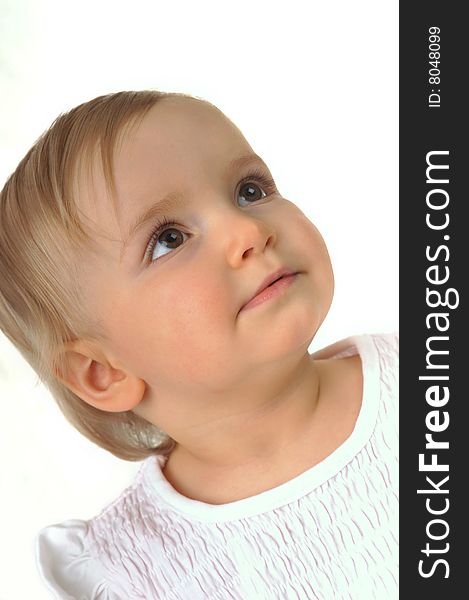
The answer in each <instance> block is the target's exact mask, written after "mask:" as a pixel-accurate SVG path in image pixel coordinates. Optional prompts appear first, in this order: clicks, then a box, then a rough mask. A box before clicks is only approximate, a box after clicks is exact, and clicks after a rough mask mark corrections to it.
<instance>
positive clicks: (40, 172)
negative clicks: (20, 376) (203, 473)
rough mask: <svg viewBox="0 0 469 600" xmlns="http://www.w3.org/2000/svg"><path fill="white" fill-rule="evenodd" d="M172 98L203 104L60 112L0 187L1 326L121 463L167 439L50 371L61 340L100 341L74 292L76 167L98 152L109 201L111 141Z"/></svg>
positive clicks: (132, 103) (166, 445)
mask: <svg viewBox="0 0 469 600" xmlns="http://www.w3.org/2000/svg"><path fill="white" fill-rule="evenodd" d="M174 96H182V97H185V98H189V99H192V100H199V101H200V100H202V99H200V98H196V97H194V96H189V95H187V94H181V93H175V92H159V91H154V90H142V91H123V92H117V93H113V94H108V95H105V96H100V97H98V98H94V99H93V100H90V101H89V102H85V103H83V104H80V105H79V106H77V107H75V108H73V109H72V110H70V111H68V112H66V113H62V114H61V115H59V116H58V117H57V119H56V120H55V121H54V122H53V123H52V125H51V126H50V127H49V129H48V130H47V131H45V132H44V133H43V134H42V135H41V136H40V137H39V138H38V139H37V141H36V142H35V143H34V145H33V146H32V148H31V149H30V150H29V151H28V152H27V154H26V155H25V156H24V158H23V159H22V160H21V161H20V163H19V164H18V166H17V168H16V170H15V171H14V172H13V173H12V174H11V175H10V177H9V178H8V179H7V181H6V183H5V185H4V187H3V189H2V191H1V192H0V330H2V331H3V333H4V334H5V335H6V336H7V338H8V339H9V340H10V342H12V344H13V345H14V346H15V347H16V348H17V349H18V350H19V352H20V353H21V354H22V356H23V357H24V358H25V359H26V361H27V362H28V363H29V364H30V365H31V367H32V368H33V369H34V371H35V372H36V373H37V375H38V377H39V379H40V380H41V381H42V383H43V384H44V385H45V386H46V387H47V388H48V389H49V391H50V392H51V394H52V396H53V397H54V399H55V401H56V402H57V404H58V406H59V408H60V409H61V411H62V412H63V414H64V415H65V417H66V418H67V420H68V421H69V422H70V423H71V424H72V425H73V426H74V427H75V428H76V429H78V431H80V432H81V433H82V434H83V435H85V436H86V437H87V438H89V439H90V440H91V441H93V442H94V443H96V444H97V445H98V446H100V447H102V448H104V449H106V450H108V451H109V452H111V453H112V454H114V455H115V456H118V457H119V458H123V459H125V460H142V459H143V458H145V457H147V456H149V455H151V454H169V453H170V452H171V451H172V449H173V448H174V446H175V442H174V440H172V439H171V438H170V437H169V436H168V435H166V434H165V433H164V432H162V431H161V430H160V429H158V428H157V427H155V426H154V425H152V424H150V423H148V422H147V421H145V420H144V419H142V418H141V417H139V416H137V415H135V414H134V413H133V412H131V411H125V412H120V413H113V412H104V411H101V410H99V409H97V408H95V407H93V406H91V405H89V404H88V403H86V402H84V401H83V400H82V399H81V398H80V397H79V396H77V395H76V394H74V393H73V392H72V391H71V390H70V389H68V388H67V386H65V385H64V384H63V383H62V382H61V381H60V379H59V378H58V377H57V375H58V374H60V373H64V372H65V369H66V356H65V354H64V353H63V352H61V351H60V350H61V349H62V348H63V347H64V344H66V343H67V342H70V341H72V340H75V339H87V340H97V341H98V342H99V341H102V340H105V339H106V334H105V332H104V330H103V328H102V327H101V325H100V323H99V322H96V320H93V318H92V315H90V314H88V313H87V312H86V303H85V302H84V300H83V298H82V294H81V292H80V285H79V282H80V267H79V265H80V264H81V261H80V260H78V257H79V254H80V251H81V250H83V249H84V248H88V249H89V248H90V247H91V246H92V245H93V240H92V236H91V235H90V233H89V231H88V230H87V227H86V225H84V223H83V222H82V221H81V220H80V218H79V212H80V211H79V209H78V206H77V182H78V181H80V176H81V174H82V173H83V172H84V169H88V172H90V171H89V170H90V168H91V166H92V157H93V155H94V152H95V151H96V150H98V152H99V151H100V157H101V165H102V168H103V173H104V175H105V180H106V182H107V186H108V191H110V192H111V194H110V197H111V198H114V192H115V183H114V174H113V167H112V166H113V156H114V152H115V151H116V146H117V142H118V140H119V139H121V138H122V137H123V134H124V132H125V131H127V128H129V127H131V126H133V125H136V124H137V123H139V122H140V121H141V120H142V119H143V118H144V116H145V115H146V113H147V112H148V111H149V110H150V108H152V106H153V105H154V104H155V103H156V102H158V101H159V100H161V99H162V98H167V97H174ZM205 102H206V101H205ZM208 104H210V103H208ZM212 106H213V105H212ZM113 205H114V203H113ZM114 210H116V209H115V205H114Z"/></svg>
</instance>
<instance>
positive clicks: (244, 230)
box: [226, 213, 277, 268]
mask: <svg viewBox="0 0 469 600" xmlns="http://www.w3.org/2000/svg"><path fill="white" fill-rule="evenodd" d="M231 218H232V221H231V223H230V229H229V231H230V233H229V235H228V236H227V244H226V255H227V260H228V262H229V264H230V265H231V266H232V267H233V268H237V267H238V266H240V265H241V264H242V263H243V261H244V260H245V259H246V258H248V257H249V256H250V255H251V254H262V252H264V251H265V248H266V247H268V246H273V245H274V244H275V242H276V240H277V234H276V231H275V229H274V228H273V227H272V226H271V225H269V224H267V223H265V221H263V220H262V219H258V218H256V217H253V216H252V215H249V214H246V213H237V215H236V216H232V217H231Z"/></svg>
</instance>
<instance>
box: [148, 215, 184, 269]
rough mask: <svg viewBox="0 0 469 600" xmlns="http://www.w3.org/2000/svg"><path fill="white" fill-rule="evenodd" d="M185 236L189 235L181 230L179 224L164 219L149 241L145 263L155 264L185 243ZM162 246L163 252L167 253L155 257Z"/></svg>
mask: <svg viewBox="0 0 469 600" xmlns="http://www.w3.org/2000/svg"><path fill="white" fill-rule="evenodd" d="M173 226H174V227H173ZM184 236H187V234H186V233H184V232H183V231H181V229H179V225H178V224H177V223H174V222H173V221H168V219H166V217H164V218H163V219H162V220H161V221H159V222H158V223H157V224H156V226H155V229H154V230H153V232H152V234H151V236H150V239H149V240H148V244H147V250H146V252H145V261H146V262H154V261H156V260H158V259H159V258H161V257H162V256H164V255H165V254H167V253H168V252H170V251H171V250H175V249H176V248H178V247H179V246H180V245H181V244H183V243H184V241H185V237H184ZM160 245H161V248H162V249H163V251H164V250H166V252H163V253H161V252H160V253H159V254H157V255H156V256H155V255H154V251H155V250H157V249H158V247H159V246H160Z"/></svg>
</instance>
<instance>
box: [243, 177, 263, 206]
mask: <svg viewBox="0 0 469 600" xmlns="http://www.w3.org/2000/svg"><path fill="white" fill-rule="evenodd" d="M266 195H267V194H266V193H265V192H264V190H263V189H262V188H261V187H260V186H259V185H258V184H257V183H254V182H253V181H250V182H248V183H243V184H242V185H241V187H240V188H239V197H240V198H243V200H245V201H246V202H247V203H248V204H249V203H251V202H256V200H261V199H262V198H265V196H266Z"/></svg>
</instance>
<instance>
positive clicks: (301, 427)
mask: <svg viewBox="0 0 469 600" xmlns="http://www.w3.org/2000/svg"><path fill="white" fill-rule="evenodd" d="M287 374H288V376H287ZM277 375H279V374H278V373H277ZM279 381H281V382H282V383H281V385H279ZM276 384H277V388H276V389H275V394H271V395H270V397H269V400H268V401H266V400H264V401H263V402H260V403H257V404H255V405H254V406H252V407H250V408H246V406H247V404H246V403H243V401H242V400H240V401H239V406H240V409H239V410H238V411H231V412H230V414H229V415H227V416H226V415H225V416H219V417H218V418H215V419H212V420H210V421H208V422H207V421H206V420H205V421H204V423H203V426H200V427H196V426H191V427H190V428H188V429H186V430H183V429H181V430H180V431H179V436H178V435H176V437H174V438H173V439H176V441H177V446H176V447H175V449H174V450H173V452H172V454H171V457H170V460H168V463H167V465H169V463H171V465H172V467H173V468H176V465H178V466H179V467H180V468H182V467H183V465H184V466H185V468H186V469H189V468H190V469H191V470H198V471H200V472H202V471H205V472H208V471H210V472H211V473H216V474H220V475H223V474H224V473H225V472H230V473H233V471H234V470H236V469H238V468H239V469H240V470H241V469H242V470H244V469H245V468H246V467H253V468H255V467H256V466H260V465H265V464H270V465H271V464H273V463H275V461H277V460H278V458H279V457H280V455H281V454H282V453H283V452H284V451H285V450H286V449H287V448H288V447H289V446H291V445H293V444H294V443H296V442H297V440H299V439H301V438H302V437H304V436H305V435H307V433H308V431H309V430H310V424H311V421H312V419H313V417H314V414H315V411H316V408H317V405H318V401H319V396H320V369H319V368H318V363H317V361H316V362H315V361H313V359H312V358H311V356H310V355H309V354H307V353H306V354H305V355H304V356H303V358H302V359H301V360H300V361H299V362H297V363H296V365H295V367H294V368H291V369H290V370H289V371H287V372H285V373H283V377H280V378H277V379H276ZM263 392H264V394H265V388H264V390H263ZM251 395H252V391H251ZM264 398H265V396H264Z"/></svg>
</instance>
